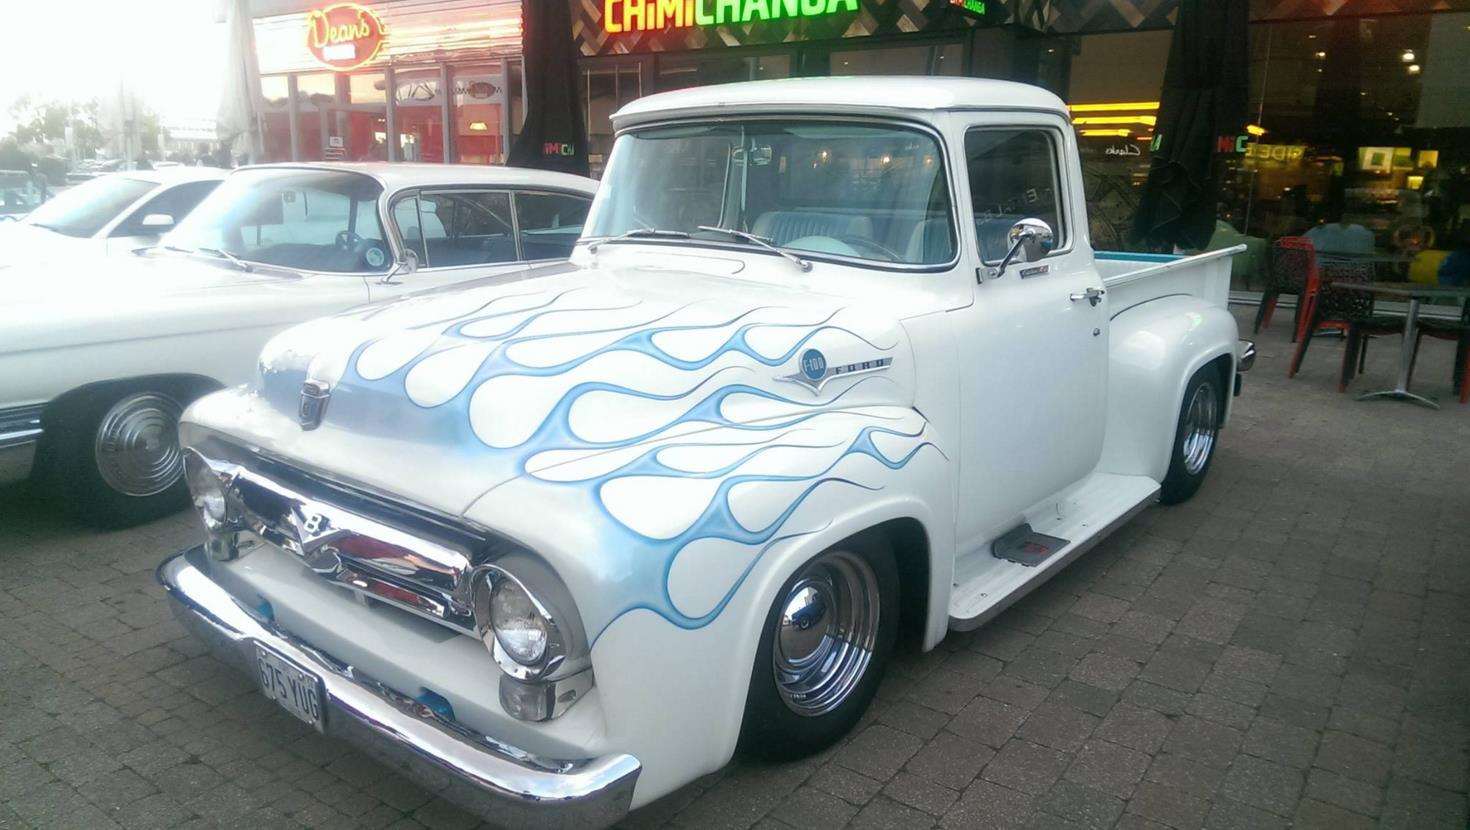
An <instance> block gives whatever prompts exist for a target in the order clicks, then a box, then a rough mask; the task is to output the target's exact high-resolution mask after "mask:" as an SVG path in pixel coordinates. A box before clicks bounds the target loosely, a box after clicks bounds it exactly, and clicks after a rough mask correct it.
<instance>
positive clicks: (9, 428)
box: [0, 406, 41, 485]
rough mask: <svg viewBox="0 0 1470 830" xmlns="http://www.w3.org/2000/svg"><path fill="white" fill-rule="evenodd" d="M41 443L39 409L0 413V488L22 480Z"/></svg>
mask: <svg viewBox="0 0 1470 830" xmlns="http://www.w3.org/2000/svg"><path fill="white" fill-rule="evenodd" d="M40 443H41V407H39V406H25V407H19V408H16V409H6V410H0V485H5V484H15V483H17V482H20V481H25V480H26V479H27V478H29V477H30V475H31V468H32V467H34V466H35V463H36V447H37V446H38V445H39V444H40Z"/></svg>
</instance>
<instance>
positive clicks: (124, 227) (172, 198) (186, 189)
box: [111, 181, 219, 236]
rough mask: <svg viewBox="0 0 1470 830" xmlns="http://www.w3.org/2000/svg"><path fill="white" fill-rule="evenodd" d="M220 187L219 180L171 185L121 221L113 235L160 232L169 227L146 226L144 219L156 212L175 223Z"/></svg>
mask: <svg viewBox="0 0 1470 830" xmlns="http://www.w3.org/2000/svg"><path fill="white" fill-rule="evenodd" d="M216 187H219V182H217V181H206V182H188V183H185V184H181V185H178V186H177V187H170V188H169V189H167V190H165V191H163V192H162V193H160V194H158V195H157V196H154V197H153V198H152V199H149V200H148V203H147V204H145V205H143V206H142V207H140V208H138V209H137V210H135V211H133V215H132V216H129V217H128V218H127V219H126V220H124V221H123V222H122V223H120V224H119V225H118V226H117V227H116V228H114V229H113V231H112V234H111V235H112V236H143V235H146V234H155V233H160V232H161V231H165V230H168V228H145V227H143V219H144V218H145V217H147V216H152V215H154V214H162V215H164V216H171V217H173V220H174V224H175V225H176V224H178V223H179V220H181V219H183V218H184V217H185V216H188V215H189V211H191V210H193V209H194V206H195V205H197V204H199V203H200V202H202V201H204V197H205V196H208V195H209V194H211V193H213V192H214V189H215V188H216Z"/></svg>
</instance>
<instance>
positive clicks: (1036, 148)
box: [965, 129, 1067, 263]
mask: <svg viewBox="0 0 1470 830" xmlns="http://www.w3.org/2000/svg"><path fill="white" fill-rule="evenodd" d="M965 165H966V168H967V171H968V175H969V177H970V198H971V199H972V200H973V205H972V206H973V208H974V211H975V234H976V236H978V237H979V239H980V256H981V259H983V260H984V261H985V262H990V263H994V262H999V261H1000V260H1001V259H1002V258H1004V257H1005V255H1006V250H1007V247H1008V246H1007V244H1006V233H1007V232H1008V231H1009V230H1010V228H1011V225H1014V224H1015V223H1016V222H1018V221H1020V220H1021V219H1026V218H1028V217H1030V218H1035V219H1040V220H1042V221H1043V222H1045V223H1046V224H1048V225H1050V226H1051V229H1052V232H1053V233H1055V234H1056V243H1055V247H1057V248H1064V247H1066V245H1067V228H1066V227H1065V226H1064V224H1063V223H1064V220H1065V214H1064V213H1063V211H1062V203H1061V185H1060V179H1059V177H1058V173H1057V169H1058V168H1057V152H1056V144H1055V142H1054V141H1053V140H1052V138H1051V134H1050V133H1049V132H1047V131H1046V130H991V129H974V130H970V132H969V133H968V134H966V136H965Z"/></svg>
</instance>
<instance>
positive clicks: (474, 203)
mask: <svg viewBox="0 0 1470 830" xmlns="http://www.w3.org/2000/svg"><path fill="white" fill-rule="evenodd" d="M98 181H99V182H100V181H107V180H106V179H101V180H98ZM86 186H87V185H82V187H86ZM596 186H597V184H596V182H594V181H592V180H591V179H585V178H581V177H578V176H567V175H563V174H559V173H548V172H543V171H531V170H518V169H513V168H504V167H479V166H457V165H413V164H374V165H345V164H344V165H323V164H314V165H278V166H262V167H250V168H244V169H241V170H237V171H235V172H234V173H232V174H230V176H229V177H228V178H227V179H226V180H225V182H224V184H222V185H221V186H220V187H219V189H218V190H216V191H215V192H214V193H212V194H210V195H209V196H208V197H207V198H206V199H205V200H204V201H203V202H202V203H200V205H199V206H198V207H197V208H196V209H195V210H194V211H193V212H192V213H191V214H190V215H189V216H188V218H187V219H185V220H184V221H183V222H182V223H180V225H179V226H178V228H176V229H175V230H173V231H172V232H171V233H169V234H168V235H167V236H165V237H164V238H163V240H162V242H161V243H160V244H159V245H157V246H155V247H153V248H150V249H147V250H144V251H142V252H141V253H140V255H139V256H127V257H122V258H119V257H100V256H93V257H68V258H64V259H60V260H55V261H47V262H43V263H35V264H32V265H30V266H15V267H13V268H10V269H6V270H5V271H4V279H3V285H4V293H5V301H4V302H3V303H0V484H5V483H8V482H13V481H16V480H19V479H23V478H26V477H27V476H30V475H32V474H33V473H38V474H41V476H42V477H43V478H45V479H48V480H49V482H50V483H52V484H54V485H55V486H56V489H58V490H60V491H61V492H60V495H61V496H62V497H63V498H64V499H65V502H66V504H67V505H69V506H70V507H72V508H74V509H75V510H76V511H77V512H78V513H80V514H81V515H82V516H83V517H84V518H87V519H90V520H94V521H96V522H98V523H103V524H121V523H126V522H136V521H141V520H144V519H148V518H152V517H155V516H158V515H161V514H162V513H164V512H167V511H170V510H173V509H177V508H178V507H181V506H183V505H184V504H186V503H187V495H188V494H187V490H186V488H185V487H184V485H183V483H182V475H183V457H182V455H181V454H180V450H179V446H178V440H177V422H178V416H179V414H180V413H181V412H182V411H183V409H184V407H185V406H187V405H188V404H189V402H191V401H193V400H194V399H195V398H197V397H199V395H201V394H204V393H205V392H209V391H213V390H215V389H218V388H220V387H222V386H229V385H233V384H237V383H242V382H244V381H246V380H248V379H249V378H250V377H251V376H252V375H253V373H254V371H253V370H254V367H255V360H256V356H257V355H258V354H259V353H260V349H261V346H262V345H263V344H265V342H266V341H267V340H269V339H270V338H271V336H272V335H274V334H276V333H277V332H279V331H281V330H282V329H285V328H287V327H288V326H291V325H293V324H295V323H299V322H301V321H303V320H307V319H310V318H313V317H320V316H321V315H323V314H330V313H333V312H337V311H341V310H343V309H346V308H351V307H353V306H359V305H364V304H366V303H370V302H377V301H381V300H388V299H392V298H395V297H400V296H402V295H404V294H407V293H411V292H415V291H421V290H426V289H434V288H442V287H445V286H450V285H458V284H461V283H465V282H468V281H471V280H479V279H487V278H494V279H500V280H510V279H513V278H515V277H516V276H517V275H519V274H521V273H524V272H525V271H526V270H527V269H529V268H530V267H531V266H532V264H534V263H538V262H547V261H557V260H565V259H566V257H567V255H568V254H569V253H570V252H571V250H572V246H573V245H574V244H575V243H576V240H577V237H578V235H579V234H580V233H581V230H582V222H583V220H584V219H585V218H586V214H587V210H588V207H589V206H590V204H591V200H592V195H593V194H594V193H595V192H596ZM57 201H58V202H59V201H60V197H59V198H58V200H57ZM38 213H39V212H38ZM38 461H39V463H37V462H38Z"/></svg>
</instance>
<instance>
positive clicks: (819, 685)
mask: <svg viewBox="0 0 1470 830" xmlns="http://www.w3.org/2000/svg"><path fill="white" fill-rule="evenodd" d="M780 608H781V611H780V615H779V616H778V618H777V620H776V628H775V630H774V631H772V632H771V636H772V637H773V638H774V642H773V643H772V646H771V662H772V663H773V669H774V674H775V679H776V691H777V692H778V693H779V694H780V696H781V700H782V701H783V702H785V704H786V706H787V707H788V708H790V709H791V711H793V712H795V713H796V714H798V715H802V716H803V717H816V716H818V715H824V714H827V713H828V712H831V711H832V710H834V709H836V708H837V707H839V706H841V705H842V704H843V703H844V702H845V701H846V700H847V699H848V697H850V696H851V695H852V692H853V690H854V689H856V688H857V686H858V684H859V682H861V680H862V679H863V675H864V674H865V673H866V671H867V668H868V664H869V663H870V662H871V661H872V658H873V645H874V643H875V642H876V641H877V638H878V610H879V598H878V578H877V576H876V575H875V574H874V573H873V568H872V566H871V565H869V564H868V562H867V560H865V559H863V558H862V557H861V556H858V555H857V554H854V553H849V552H847V551H832V552H830V553H826V554H823V555H822V556H820V557H818V558H817V559H815V560H813V561H812V562H811V563H809V564H808V565H807V566H806V567H805V568H804V569H802V571H801V573H800V574H799V575H798V576H797V579H796V581H795V582H794V583H792V586H791V588H790V590H788V591H787V592H786V596H784V597H782V599H781V606H780Z"/></svg>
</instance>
